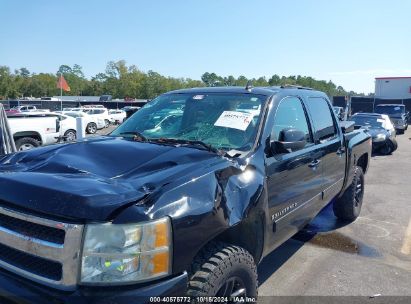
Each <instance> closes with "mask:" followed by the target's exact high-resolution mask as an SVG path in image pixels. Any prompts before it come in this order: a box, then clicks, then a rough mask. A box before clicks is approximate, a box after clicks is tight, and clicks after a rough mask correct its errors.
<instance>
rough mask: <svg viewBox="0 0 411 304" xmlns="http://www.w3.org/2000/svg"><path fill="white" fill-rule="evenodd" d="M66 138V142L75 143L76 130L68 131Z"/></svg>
mask: <svg viewBox="0 0 411 304" xmlns="http://www.w3.org/2000/svg"><path fill="white" fill-rule="evenodd" d="M64 138H65V140H66V141H75V140H76V139H77V133H76V131H74V130H67V131H66V132H65V133H64Z"/></svg>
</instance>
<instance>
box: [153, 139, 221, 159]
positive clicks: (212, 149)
mask: <svg viewBox="0 0 411 304" xmlns="http://www.w3.org/2000/svg"><path fill="white" fill-rule="evenodd" d="M152 141H155V142H158V143H171V144H178V145H186V146H193V147H197V148H201V149H202V150H207V151H209V152H213V153H216V154H219V155H224V156H225V154H226V152H225V151H223V150H220V149H217V148H215V147H213V146H212V145H209V144H206V143H205V142H203V141H201V140H188V139H177V138H164V137H161V138H158V139H155V140H152Z"/></svg>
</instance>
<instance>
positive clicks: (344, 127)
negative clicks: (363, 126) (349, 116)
mask: <svg viewBox="0 0 411 304" xmlns="http://www.w3.org/2000/svg"><path fill="white" fill-rule="evenodd" d="M354 126H355V122H354V121H349V120H345V121H340V127H341V131H342V132H343V134H346V133H350V132H352V131H354Z"/></svg>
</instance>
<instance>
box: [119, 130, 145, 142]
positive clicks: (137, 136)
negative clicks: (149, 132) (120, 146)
mask: <svg viewBox="0 0 411 304" xmlns="http://www.w3.org/2000/svg"><path fill="white" fill-rule="evenodd" d="M119 135H134V138H133V140H135V141H148V138H147V137H145V136H144V135H143V134H141V133H140V132H138V131H128V132H122V133H120V134H119Z"/></svg>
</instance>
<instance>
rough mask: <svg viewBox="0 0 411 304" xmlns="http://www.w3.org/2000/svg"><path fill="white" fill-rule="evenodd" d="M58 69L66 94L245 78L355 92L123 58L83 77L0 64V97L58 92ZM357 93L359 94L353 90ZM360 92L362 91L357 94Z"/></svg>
mask: <svg viewBox="0 0 411 304" xmlns="http://www.w3.org/2000/svg"><path fill="white" fill-rule="evenodd" d="M60 73H62V74H63V75H64V78H65V79H66V81H67V83H68V84H69V86H70V89H71V90H70V92H64V95H70V96H100V95H104V94H109V95H112V96H113V98H126V99H127V98H138V99H151V98H154V97H155V96H157V95H159V94H161V93H164V92H167V91H171V90H177V89H182V88H192V87H201V86H246V84H247V82H248V81H249V80H251V81H252V83H253V86H275V85H300V86H305V87H311V88H314V89H317V90H320V91H323V92H325V93H327V94H328V95H329V96H337V95H347V94H352V95H354V94H356V93H355V92H352V91H351V92H347V91H346V90H344V88H343V87H341V86H337V85H336V84H334V83H333V82H332V81H325V80H316V79H314V78H312V77H309V76H308V77H307V76H300V75H298V76H288V77H286V76H282V77H280V76H279V75H273V76H272V77H270V78H268V79H267V78H266V77H260V78H252V79H249V78H247V77H245V76H239V77H237V78H236V77H234V76H226V77H224V76H219V75H217V74H215V73H209V72H206V73H204V74H203V75H202V76H201V80H194V79H190V78H176V77H167V76H163V75H160V74H159V73H157V72H154V71H151V70H150V71H148V72H143V71H141V70H139V69H138V68H137V66H135V65H130V66H128V65H127V64H126V62H125V61H124V60H120V61H110V62H108V63H107V66H106V69H105V72H104V73H98V74H97V75H95V76H93V77H91V79H87V78H86V77H85V76H84V73H83V70H82V67H81V66H80V65H78V64H74V65H73V66H69V65H61V66H60V67H59V69H58V70H57V71H56V74H53V73H38V74H36V73H31V72H30V71H29V70H28V69H27V68H24V67H23V68H20V69H16V70H14V71H11V69H10V68H9V67H7V66H0V99H16V98H23V97H43V96H56V95H60V90H59V89H57V85H56V84H57V80H58V77H59V75H60ZM357 95H359V94H357ZM360 95H362V94H360Z"/></svg>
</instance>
